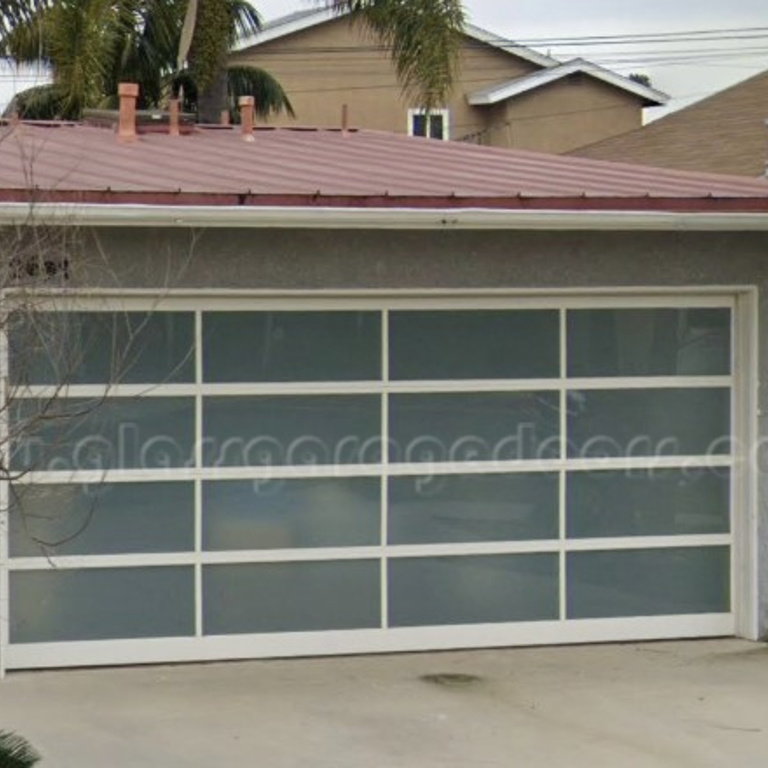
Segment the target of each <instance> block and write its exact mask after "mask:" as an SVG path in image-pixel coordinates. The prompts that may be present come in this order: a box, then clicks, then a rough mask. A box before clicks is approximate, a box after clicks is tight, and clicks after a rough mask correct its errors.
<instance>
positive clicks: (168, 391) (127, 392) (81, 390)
mask: <svg viewBox="0 0 768 768" xmlns="http://www.w3.org/2000/svg"><path fill="white" fill-rule="evenodd" d="M196 392H197V385H196V384H193V383H192V384H114V385H111V384H70V385H68V386H66V387H64V388H62V389H58V388H56V387H50V386H44V385H38V386H35V385H29V386H25V387H23V388H19V390H18V391H16V392H14V397H15V398H18V399H28V400H33V399H52V398H57V399H64V398H88V399H100V398H103V397H109V398H116V397H125V398H137V397H142V398H150V397H151V398H160V397H192V396H194V395H195V394H196Z"/></svg>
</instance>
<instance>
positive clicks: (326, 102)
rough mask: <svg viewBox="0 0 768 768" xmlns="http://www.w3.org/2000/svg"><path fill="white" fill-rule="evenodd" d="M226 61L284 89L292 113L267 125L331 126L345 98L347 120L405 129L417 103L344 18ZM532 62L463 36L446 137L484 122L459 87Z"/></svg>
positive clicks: (503, 77)
mask: <svg viewBox="0 0 768 768" xmlns="http://www.w3.org/2000/svg"><path fill="white" fill-rule="evenodd" d="M230 64H231V65H233V66H239V65H243V64H246V65H248V66H256V67H261V68H263V69H266V70H267V71H269V72H270V73H271V74H273V75H274V76H275V77H276V78H277V79H278V80H279V81H280V83H281V84H282V86H283V87H284V88H285V90H286V92H287V93H288V96H289V98H290V99H291V103H292V104H293V107H294V110H295V111H296V118H295V119H293V118H291V117H289V116H288V115H278V116H275V117H273V118H271V119H269V120H268V121H267V122H268V123H269V124H270V125H278V126H291V125H300V126H313V127H314V126H325V127H328V126H331V127H337V126H339V125H340V123H341V106H342V104H348V105H349V111H350V124H351V125H352V126H356V127H362V128H371V129H375V130H382V131H392V132H397V133H407V132H408V109H409V108H413V109H417V108H419V107H421V106H423V105H422V104H420V103H419V100H418V99H417V98H415V97H411V96H408V95H406V94H403V93H402V88H401V86H400V84H399V83H398V80H397V76H396V74H395V69H394V67H393V66H392V63H391V61H390V59H389V55H388V54H387V52H386V51H384V50H382V49H381V44H380V42H379V41H378V40H377V39H376V38H375V37H373V36H372V35H371V34H370V33H369V32H368V31H367V30H366V28H365V27H362V26H361V25H359V24H351V23H350V21H349V19H343V18H342V19H338V20H336V21H331V22H328V23H325V24H321V25H319V26H317V27H312V28H310V29H307V30H304V31H302V32H297V33H296V34H293V35H290V36H289V37H286V38H279V39H277V40H273V41H271V42H268V43H264V44H262V45H259V46H257V47H256V48H252V49H249V50H245V51H243V52H241V53H237V54H234V55H233V56H232V57H231V59H230ZM537 69H539V68H538V67H537V66H536V65H534V64H531V63H530V62H527V61H525V60H524V59H520V58H517V57H516V56H510V55H509V54H507V53H504V52H503V51H499V50H497V49H495V48H492V47H491V46H489V45H485V44H483V43H480V42H478V41H476V40H470V39H469V38H466V39H465V41H464V45H463V47H462V51H461V66H460V70H459V77H458V84H457V86H456V89H455V91H454V93H453V95H452V97H451V99H450V101H449V102H448V104H446V105H444V106H446V107H447V108H448V109H449V110H450V124H451V138H460V137H462V136H466V135H468V134H474V133H477V132H480V131H482V130H483V128H484V127H485V116H484V111H483V109H478V108H477V107H471V106H470V105H469V104H468V103H467V100H466V96H465V94H467V93H469V92H471V91H475V90H479V89H481V88H485V87H487V86H489V85H495V84H498V83H503V82H506V81H507V80H511V79H512V78H515V77H520V76H522V75H527V74H530V73H531V72H535V71H536V70H537ZM636 104H637V102H636ZM637 112H638V114H639V112H640V110H639V107H638V108H637ZM615 134H616V132H614V133H612V134H610V135H612V136H613V135H615ZM601 138H602V136H601ZM593 141H597V139H593Z"/></svg>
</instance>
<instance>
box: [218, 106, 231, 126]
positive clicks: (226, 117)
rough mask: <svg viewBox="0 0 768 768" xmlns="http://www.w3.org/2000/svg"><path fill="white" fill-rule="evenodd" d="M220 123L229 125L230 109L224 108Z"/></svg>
mask: <svg viewBox="0 0 768 768" xmlns="http://www.w3.org/2000/svg"><path fill="white" fill-rule="evenodd" d="M219 125H229V110H228V109H222V110H221V116H220V117H219Z"/></svg>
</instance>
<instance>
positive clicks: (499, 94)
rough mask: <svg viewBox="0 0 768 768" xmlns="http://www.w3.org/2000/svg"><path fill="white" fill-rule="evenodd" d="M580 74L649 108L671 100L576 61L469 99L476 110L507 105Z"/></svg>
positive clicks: (620, 76)
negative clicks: (641, 100)
mask: <svg viewBox="0 0 768 768" xmlns="http://www.w3.org/2000/svg"><path fill="white" fill-rule="evenodd" d="M577 72H580V73H583V74H585V75H587V76H589V77H594V78H595V79H597V80H601V81H602V82H604V83H607V84H608V85H613V86H614V87H616V88H620V89H621V90H623V91H628V92H629V93H632V94H634V95H635V96H639V97H640V98H641V99H643V100H644V101H646V102H647V103H648V105H649V106H661V105H662V104H666V103H667V102H668V101H669V96H668V95H667V94H666V93H663V92H662V91H658V90H656V89H655V88H649V87H648V86H646V85H642V84H641V83H636V82H634V80H630V79H629V78H628V77H624V76H623V75H619V74H617V73H616V72H611V71H610V70H608V69H604V68H603V67H599V66H598V65H597V64H592V63H591V62H589V61H585V60H584V59H574V60H573V61H568V62H566V63H565V64H561V65H559V66H557V67H551V68H549V69H548V70H547V71H546V72H536V73H534V74H533V75H528V76H526V77H521V78H517V79H515V80H512V81H510V82H508V83H504V84H503V85H500V86H498V87H497V88H486V89H484V90H481V91H475V93H471V94H470V95H469V96H468V97H467V100H468V102H469V103H470V104H471V105H472V106H486V105H490V104H498V103H499V102H500V101H506V100H507V99H510V98H513V97H514V96H519V95H520V94H523V93H527V92H528V91H532V90H535V89H536V88H541V87H543V86H545V85H549V84H550V83H553V82H556V81H557V80H561V79H562V78H564V77H568V76H569V75H573V74H576V73H577Z"/></svg>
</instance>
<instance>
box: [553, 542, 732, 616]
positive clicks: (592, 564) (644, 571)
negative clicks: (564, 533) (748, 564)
mask: <svg viewBox="0 0 768 768" xmlns="http://www.w3.org/2000/svg"><path fill="white" fill-rule="evenodd" d="M730 574H731V569H730V549H729V548H728V547H678V548H669V549H637V550H623V551H616V552H599V551H598V552H571V553H569V554H568V556H567V583H568V588H567V593H568V598H567V599H568V618H571V619H584V618H614V617H618V616H662V615H680V614H696V613H727V612H728V611H730V608H731V605H730V599H731V587H730V584H731V575H730Z"/></svg>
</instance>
